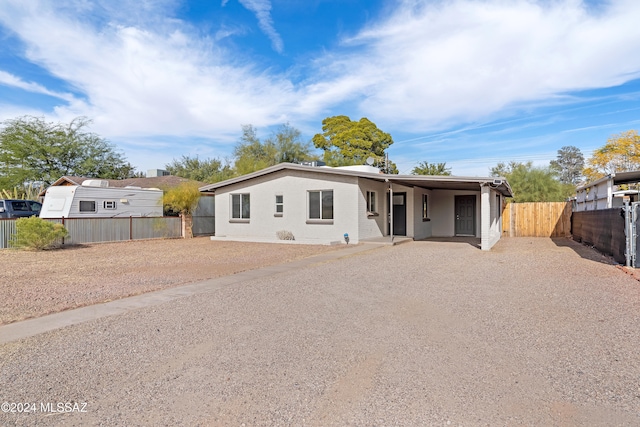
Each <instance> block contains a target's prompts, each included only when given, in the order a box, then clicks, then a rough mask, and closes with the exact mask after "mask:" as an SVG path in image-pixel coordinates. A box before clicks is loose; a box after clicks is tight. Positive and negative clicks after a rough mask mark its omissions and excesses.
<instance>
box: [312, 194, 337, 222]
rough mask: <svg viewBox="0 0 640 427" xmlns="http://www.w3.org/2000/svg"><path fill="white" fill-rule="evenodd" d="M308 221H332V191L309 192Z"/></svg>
mask: <svg viewBox="0 0 640 427" xmlns="http://www.w3.org/2000/svg"><path fill="white" fill-rule="evenodd" d="M309 219H321V220H322V219H333V190H322V191H309Z"/></svg>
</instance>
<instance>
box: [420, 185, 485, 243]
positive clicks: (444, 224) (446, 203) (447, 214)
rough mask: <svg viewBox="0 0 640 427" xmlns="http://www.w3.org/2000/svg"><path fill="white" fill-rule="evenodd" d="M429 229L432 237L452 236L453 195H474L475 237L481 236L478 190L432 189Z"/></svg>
mask: <svg viewBox="0 0 640 427" xmlns="http://www.w3.org/2000/svg"><path fill="white" fill-rule="evenodd" d="M432 195H433V197H432V198H433V203H432V204H431V207H432V208H433V209H432V213H433V215H431V221H430V222H431V230H432V236H433V237H453V236H455V234H456V228H455V227H456V224H455V196H471V195H473V196H476V237H481V234H480V233H481V232H482V226H481V218H480V207H481V204H480V191H464V190H432Z"/></svg>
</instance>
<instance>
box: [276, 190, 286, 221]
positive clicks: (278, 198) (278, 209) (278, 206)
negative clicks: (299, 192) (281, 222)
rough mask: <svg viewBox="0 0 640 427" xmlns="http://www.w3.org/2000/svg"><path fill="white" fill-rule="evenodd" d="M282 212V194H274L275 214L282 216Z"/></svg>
mask: <svg viewBox="0 0 640 427" xmlns="http://www.w3.org/2000/svg"><path fill="white" fill-rule="evenodd" d="M283 213H284V196H283V195H282V194H276V213H275V216H282V214H283Z"/></svg>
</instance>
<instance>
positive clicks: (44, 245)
mask: <svg viewBox="0 0 640 427" xmlns="http://www.w3.org/2000/svg"><path fill="white" fill-rule="evenodd" d="M68 235H69V233H68V232H67V229H66V228H64V226H63V225H62V224H56V223H53V222H50V221H45V220H44V219H42V218H38V217H37V216H32V217H31V218H19V219H18V220H16V233H15V234H14V235H12V236H11V240H9V246H11V247H13V248H18V249H29V250H35V251H40V250H43V249H51V248H55V247H57V246H58V240H59V239H62V238H64V237H67V236H68Z"/></svg>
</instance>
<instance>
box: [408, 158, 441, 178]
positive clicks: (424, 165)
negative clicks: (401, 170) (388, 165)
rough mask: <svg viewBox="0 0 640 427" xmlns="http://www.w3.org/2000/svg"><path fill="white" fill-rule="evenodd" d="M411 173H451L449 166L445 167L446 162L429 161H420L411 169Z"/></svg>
mask: <svg viewBox="0 0 640 427" xmlns="http://www.w3.org/2000/svg"><path fill="white" fill-rule="evenodd" d="M411 174H412V175H451V168H448V167H447V163H446V162H445V163H429V162H426V161H424V162H421V163H420V164H418V166H416V167H414V168H413V170H412V171H411Z"/></svg>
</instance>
